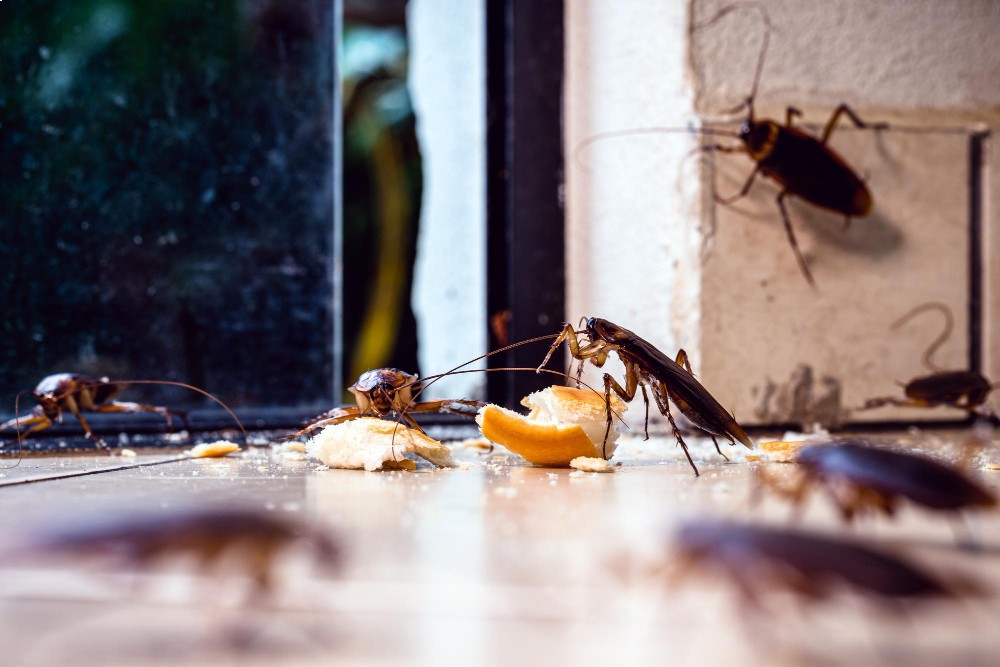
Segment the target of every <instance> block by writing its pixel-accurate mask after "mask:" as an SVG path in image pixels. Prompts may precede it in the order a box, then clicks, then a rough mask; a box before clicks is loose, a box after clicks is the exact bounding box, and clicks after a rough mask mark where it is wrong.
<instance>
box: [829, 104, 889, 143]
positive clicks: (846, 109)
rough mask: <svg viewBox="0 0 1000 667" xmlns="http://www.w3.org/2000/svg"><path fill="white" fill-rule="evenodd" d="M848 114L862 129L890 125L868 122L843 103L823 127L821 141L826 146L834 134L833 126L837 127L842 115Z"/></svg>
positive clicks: (882, 128)
mask: <svg viewBox="0 0 1000 667" xmlns="http://www.w3.org/2000/svg"><path fill="white" fill-rule="evenodd" d="M844 114H846V115H847V117H848V118H850V119H851V122H852V123H854V125H855V127H857V128H859V129H862V130H869V129H870V130H884V129H886V128H888V127H889V124H888V123H866V122H865V121H863V120H861V118H859V117H858V114H856V113H854V110H853V109H851V107H849V106H847V105H846V104H841V105H840V106H839V107H837V108H836V109H835V110H834V112H833V115H832V116H830V120H828V121H826V128H824V129H823V138H822V139H820V141H819V142H820V143H821V144H823V145H824V146H825V145H826V142H827V141H829V140H830V135H831V134H833V128H834V127H836V125H837V121H838V120H840V117H841V116H842V115H844Z"/></svg>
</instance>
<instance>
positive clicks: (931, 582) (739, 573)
mask: <svg viewBox="0 0 1000 667" xmlns="http://www.w3.org/2000/svg"><path fill="white" fill-rule="evenodd" d="M674 552H675V558H674V561H675V562H676V563H677V565H678V568H679V569H678V573H679V574H685V573H687V572H688V571H692V570H695V571H700V572H703V573H711V574H721V575H722V576H724V577H725V578H726V579H728V580H729V582H730V583H731V584H732V585H733V586H734V587H735V588H736V590H737V591H738V592H739V593H740V595H741V597H742V598H743V601H744V602H745V603H747V604H749V605H751V606H755V607H759V606H760V605H761V602H762V598H763V597H764V596H765V595H767V594H770V593H772V592H774V591H775V590H777V589H785V590H788V591H791V592H793V593H795V594H797V595H799V596H801V597H803V598H804V599H806V600H814V601H818V600H824V599H828V598H831V597H833V596H834V594H836V593H837V592H838V591H839V590H842V589H853V590H854V591H856V592H858V593H861V594H863V595H865V596H867V597H870V598H871V599H873V600H878V601H882V602H886V603H895V604H897V605H898V604H900V603H905V602H916V601H922V600H931V599H940V598H948V597H954V596H956V595H957V594H959V593H960V592H962V591H959V590H958V589H957V587H955V586H952V585H949V584H946V583H945V582H943V581H941V580H940V579H938V578H937V577H936V576H934V575H932V574H930V573H929V572H926V571H924V570H923V569H922V568H920V567H917V566H916V565H914V564H912V563H909V562H907V561H905V560H903V559H901V558H899V557H897V556H894V555H891V554H889V553H886V552H883V551H880V550H878V549H875V548H873V547H871V546H867V545H864V544H862V543H860V542H853V541H847V540H842V539H837V538H834V537H829V536H824V535H819V534H814V533H807V532H801V531H795V530H787V529H782V528H770V527H761V526H749V525H743V524H738V523H730V522H725V521H712V520H699V521H692V522H690V523H686V524H683V525H681V527H680V528H679V529H678V530H677V531H676V534H675V536H674Z"/></svg>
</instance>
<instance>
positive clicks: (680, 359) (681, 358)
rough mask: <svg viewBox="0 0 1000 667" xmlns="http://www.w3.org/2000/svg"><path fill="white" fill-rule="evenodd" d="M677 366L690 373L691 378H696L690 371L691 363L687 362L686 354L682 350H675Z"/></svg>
mask: <svg viewBox="0 0 1000 667" xmlns="http://www.w3.org/2000/svg"><path fill="white" fill-rule="evenodd" d="M676 361H677V365H678V366H680V367H681V368H683V369H684V370H686V371H687V372H688V373H690V375H691V377H696V376H695V374H694V371H693V370H692V369H691V362H690V361H688V353H687V352H685V351H684V348H681V349H680V350H677V360H676Z"/></svg>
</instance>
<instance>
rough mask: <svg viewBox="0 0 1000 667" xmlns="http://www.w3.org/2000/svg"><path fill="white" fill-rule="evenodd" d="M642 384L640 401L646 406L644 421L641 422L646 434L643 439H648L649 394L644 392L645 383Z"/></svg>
mask: <svg viewBox="0 0 1000 667" xmlns="http://www.w3.org/2000/svg"><path fill="white" fill-rule="evenodd" d="M641 386H642V402H643V403H644V404H645V406H646V421H645V423H644V424H643V427H642V428H643V432H644V433H645V434H646V437H645V438H644V439H645V440H649V395H648V394H647V393H646V385H641Z"/></svg>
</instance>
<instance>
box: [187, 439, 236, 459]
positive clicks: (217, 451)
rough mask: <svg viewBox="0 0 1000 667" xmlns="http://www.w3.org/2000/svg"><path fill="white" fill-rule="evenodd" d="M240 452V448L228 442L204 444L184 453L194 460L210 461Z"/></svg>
mask: <svg viewBox="0 0 1000 667" xmlns="http://www.w3.org/2000/svg"><path fill="white" fill-rule="evenodd" d="M238 451H240V446H239V445H237V444H236V443H235V442H230V441H228V440H216V441H215V442H206V443H202V444H200V445H198V446H196V447H192V448H191V449H189V450H187V451H186V452H184V453H185V454H186V455H187V456H189V457H191V458H193V459H210V458H215V457H217V456H225V455H226V454H232V453H233V452H238Z"/></svg>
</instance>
